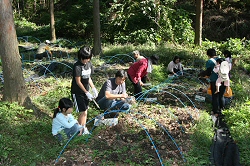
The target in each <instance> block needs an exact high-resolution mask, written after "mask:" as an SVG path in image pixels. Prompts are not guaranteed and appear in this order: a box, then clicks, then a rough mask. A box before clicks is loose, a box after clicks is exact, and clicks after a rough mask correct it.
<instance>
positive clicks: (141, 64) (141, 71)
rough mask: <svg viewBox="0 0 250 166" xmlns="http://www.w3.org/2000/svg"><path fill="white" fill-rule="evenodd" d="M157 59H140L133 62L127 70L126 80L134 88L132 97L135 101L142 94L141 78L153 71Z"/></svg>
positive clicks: (154, 57) (152, 57) (153, 57)
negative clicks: (127, 79)
mask: <svg viewBox="0 0 250 166" xmlns="http://www.w3.org/2000/svg"><path fill="white" fill-rule="evenodd" d="M158 60H159V57H158V56H157V55H152V56H151V57H150V58H145V59H141V60H140V61H138V62H135V63H134V64H133V65H131V66H130V67H129V69H128V72H127V73H128V78H129V80H130V81H131V82H132V84H133V86H134V97H135V98H136V100H138V99H139V98H140V95H141V92H142V86H143V82H142V78H143V77H144V76H146V75H147V74H148V73H151V72H152V70H153V64H158Z"/></svg>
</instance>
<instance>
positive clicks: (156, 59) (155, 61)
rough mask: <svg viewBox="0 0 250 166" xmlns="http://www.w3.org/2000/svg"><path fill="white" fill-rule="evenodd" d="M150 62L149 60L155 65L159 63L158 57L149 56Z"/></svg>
mask: <svg viewBox="0 0 250 166" xmlns="http://www.w3.org/2000/svg"><path fill="white" fill-rule="evenodd" d="M150 60H151V62H152V64H154V65H157V64H158V61H159V56H157V55H152V56H150Z"/></svg>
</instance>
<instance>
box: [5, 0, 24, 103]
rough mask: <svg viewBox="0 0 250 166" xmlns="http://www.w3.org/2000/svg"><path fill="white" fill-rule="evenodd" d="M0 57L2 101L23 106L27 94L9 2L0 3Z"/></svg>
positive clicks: (6, 0) (8, 0)
mask: <svg viewBox="0 0 250 166" xmlns="http://www.w3.org/2000/svg"><path fill="white" fill-rule="evenodd" d="M0 56H1V59H2V67H3V77H4V92H3V100H5V101H9V102H19V103H20V104H23V103H24V101H25V100H26V98H27V97H28V94H27V91H26V88H25V82H24V77H23V73H22V62H21V57H20V55H19V50H18V41H17V36H16V30H15V26H14V19H13V11H12V6H11V2H10V0H1V1H0Z"/></svg>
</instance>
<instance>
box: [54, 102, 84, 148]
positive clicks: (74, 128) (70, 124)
mask: <svg viewBox="0 0 250 166" xmlns="http://www.w3.org/2000/svg"><path fill="white" fill-rule="evenodd" d="M72 111H73V102H72V101H71V100H70V99H68V98H61V99H60V100H59V105H58V108H56V109H54V115H53V122H52V134H53V136H55V137H56V138H57V139H58V141H59V143H60V145H62V144H63V142H64V141H65V138H64V136H65V137H66V136H67V139H69V138H70V137H71V136H73V135H74V134H75V133H76V132H78V131H79V130H80V128H81V126H80V125H79V124H78V121H77V120H76V119H75V118H74V117H73V115H72V114H71V113H72Z"/></svg>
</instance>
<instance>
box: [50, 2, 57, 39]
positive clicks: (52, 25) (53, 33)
mask: <svg viewBox="0 0 250 166" xmlns="http://www.w3.org/2000/svg"><path fill="white" fill-rule="evenodd" d="M50 30H51V42H52V43H54V42H55V41H56V26H55V15H54V0H50Z"/></svg>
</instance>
